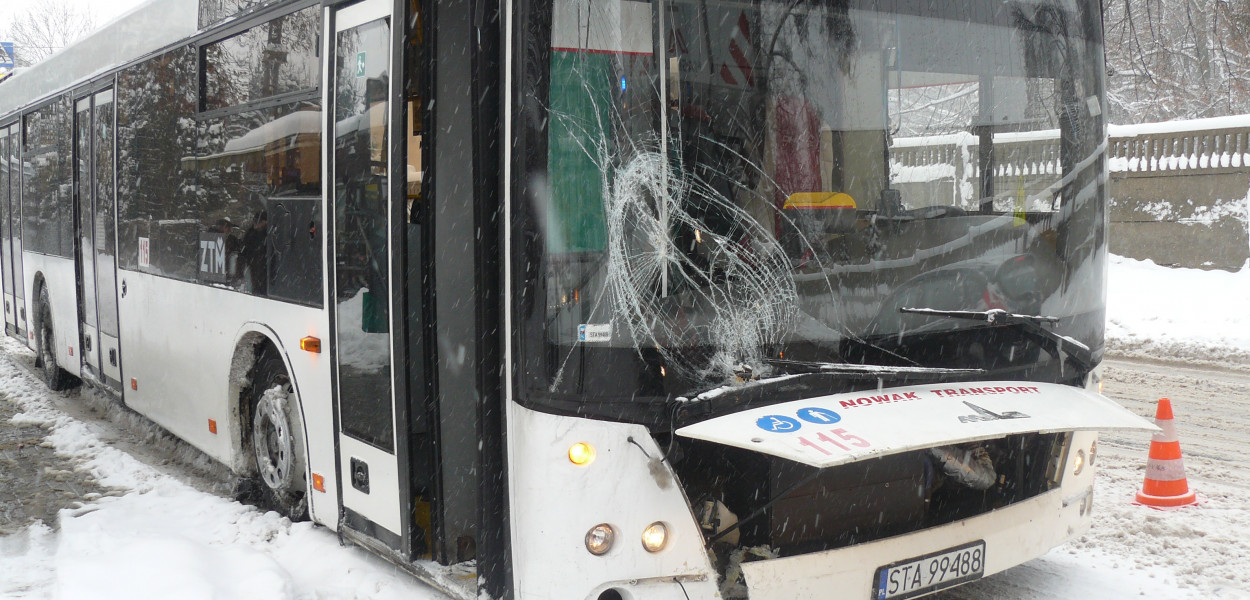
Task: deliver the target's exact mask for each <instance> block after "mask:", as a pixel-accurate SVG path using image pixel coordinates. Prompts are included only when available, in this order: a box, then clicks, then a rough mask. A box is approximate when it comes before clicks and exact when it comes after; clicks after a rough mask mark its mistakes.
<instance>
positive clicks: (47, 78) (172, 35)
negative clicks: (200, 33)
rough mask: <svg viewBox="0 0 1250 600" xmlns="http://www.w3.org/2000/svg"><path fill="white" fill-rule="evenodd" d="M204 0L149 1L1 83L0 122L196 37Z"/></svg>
mask: <svg viewBox="0 0 1250 600" xmlns="http://www.w3.org/2000/svg"><path fill="white" fill-rule="evenodd" d="M198 18H199V0H148V2H145V3H144V4H142V5H140V6H138V7H136V8H135V9H133V10H131V11H130V12H128V13H125V14H123V15H121V16H120V17H117V18H116V19H113V20H112V21H110V22H108V23H107V24H105V25H104V27H101V28H100V29H98V30H96V31H95V32H93V33H91V34H89V35H87V36H86V37H84V38H82V39H80V40H78V41H77V42H75V43H74V44H72V45H70V46H68V47H66V48H65V49H63V50H60V51H58V52H56V53H55V54H53V55H52V56H50V57H48V58H47V59H45V60H43V61H42V62H39V63H37V64H35V65H34V66H32V67H30V68H27V69H23V70H22V71H21V72H20V73H18V74H16V75H14V76H13V77H10V78H9V79H8V80H6V81H5V82H4V83H0V118H3V117H6V116H9V114H10V113H13V112H14V111H16V110H17V109H19V108H21V107H23V106H26V105H28V104H30V103H32V102H35V101H39V100H42V99H44V98H45V97H48V96H50V95H52V94H54V93H56V92H60V91H62V90H65V89H68V88H70V87H71V86H73V85H77V84H79V83H83V82H85V81H87V80H88V79H90V78H91V77H93V76H95V75H98V74H100V73H103V72H105V71H108V70H109V69H112V68H114V67H118V66H121V65H123V64H125V63H127V62H130V61H132V60H135V59H137V58H140V57H142V56H144V55H147V54H150V53H152V52H155V51H156V50H159V49H161V48H164V47H165V46H168V45H170V44H173V43H175V42H177V41H178V40H183V39H186V38H189V37H191V36H193V35H195V33H196V30H197V27H198V24H197V21H198Z"/></svg>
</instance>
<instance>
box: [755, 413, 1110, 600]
mask: <svg viewBox="0 0 1250 600" xmlns="http://www.w3.org/2000/svg"><path fill="white" fill-rule="evenodd" d="M1096 438H1097V434H1096V433H1092V432H1083V433H1078V434H1075V435H1074V436H1073V447H1074V448H1077V447H1085V448H1088V447H1090V446H1091V445H1092V444H1093V443H1094V441H1095V439H1096ZM1074 460H1075V459H1074V458H1073V457H1069V460H1068V461H1067V462H1068V464H1067V465H1066V466H1065V468H1066V469H1068V473H1067V474H1066V476H1065V478H1064V482H1063V484H1062V485H1061V486H1060V487H1058V488H1056V489H1054V490H1051V491H1049V492H1045V493H1042V494H1039V495H1037V496H1035V497H1033V498H1030V499H1027V500H1024V501H1021V502H1018V503H1015V504H1012V505H1010V506H1007V507H1003V508H1000V509H997V510H993V511H990V512H987V513H983V514H980V515H977V516H975V517H971V518H967V519H963V520H960V521H955V522H953V523H948V524H945V525H942V526H938V527H933V528H929V529H924V530H920V531H915V532H912V533H907V534H904V535H899V536H895V537H891V538H886V539H882V540H877V541H874V542H868V543H864V544H856V545H853V546H848V547H845V548H839V549H836V550H828V551H824V552H813V553H809V554H801V555H797V556H789V557H784V558H776V559H771V560H761V561H756V562H748V563H743V564H742V570H743V573H744V575H745V579H746V586H747V590H748V594H749V595H748V597H749V598H750V599H751V600H767V599H774V598H775V599H783V598H784V599H795V598H828V597H833V596H842V595H845V596H848V597H852V598H854V597H861V598H863V597H868V598H878V597H880V598H885V597H894V596H890V595H888V594H886V595H882V594H880V593H879V591H880V587H879V583H880V581H879V580H880V569H881V568H882V567H886V566H888V565H891V564H897V563H899V562H900V561H903V560H907V559H910V558H912V557H921V556H925V555H929V554H933V553H937V552H941V551H943V550H946V549H949V548H957V547H960V546H963V545H967V544H975V543H977V542H981V541H983V542H984V544H985V550H984V561H985V565H984V571H983V573H982V574H981V575H980V576H988V575H992V574H994V573H998V572H1000V571H1003V570H1006V569H1008V568H1010V567H1013V566H1016V565H1019V564H1021V563H1023V562H1026V561H1028V560H1031V559H1034V558H1037V557H1039V556H1041V555H1043V554H1045V553H1046V552H1047V551H1049V550H1050V549H1051V548H1054V547H1055V546H1058V545H1059V544H1062V543H1063V542H1064V541H1066V540H1068V539H1070V538H1072V537H1073V536H1076V535H1080V534H1081V533H1083V532H1084V531H1085V530H1086V529H1087V528H1088V526H1089V518H1090V514H1091V512H1092V501H1093V483H1094V482H1093V478H1094V470H1093V469H1088V468H1085V469H1082V470H1081V472H1080V473H1079V474H1077V475H1073V474H1072V472H1071V471H1072V469H1073V468H1074V465H1073V461H1074ZM887 589H888V586H887ZM938 589H941V588H933V589H928V590H925V591H924V593H930V592H934V591H937V590H938ZM913 597H914V596H913Z"/></svg>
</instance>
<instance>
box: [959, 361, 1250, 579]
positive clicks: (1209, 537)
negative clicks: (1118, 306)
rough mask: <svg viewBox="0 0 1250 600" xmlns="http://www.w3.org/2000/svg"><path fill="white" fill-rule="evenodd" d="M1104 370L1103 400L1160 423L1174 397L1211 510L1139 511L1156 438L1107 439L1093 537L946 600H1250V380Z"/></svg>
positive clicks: (1171, 367) (1138, 368) (1158, 367)
mask: <svg viewBox="0 0 1250 600" xmlns="http://www.w3.org/2000/svg"><path fill="white" fill-rule="evenodd" d="M1103 364H1104V366H1105V368H1106V370H1105V373H1104V375H1105V376H1106V380H1105V384H1104V388H1103V393H1104V394H1106V395H1107V396H1108V397H1110V398H1112V399H1114V400H1116V401H1117V402H1119V403H1120V404H1122V405H1124V406H1125V407H1126V408H1128V409H1129V410H1132V411H1133V412H1136V413H1137V414H1140V415H1143V416H1147V417H1153V416H1154V411H1155V406H1156V403H1157V401H1158V399H1159V398H1160V397H1167V398H1170V399H1171V400H1172V406H1173V409H1174V412H1175V417H1176V425H1177V430H1178V432H1179V436H1180V441H1181V449H1182V451H1183V452H1184V457H1185V468H1186V475H1187V477H1188V479H1189V485H1190V489H1195V490H1197V492H1198V495H1199V498H1200V499H1202V500H1204V503H1202V504H1200V505H1198V506H1193V507H1186V508H1181V509H1173V510H1167V511H1161V510H1155V509H1150V508H1146V507H1142V506H1135V505H1133V504H1132V503H1131V502H1132V499H1133V495H1134V494H1135V493H1136V492H1137V490H1138V489H1140V488H1141V484H1142V480H1143V477H1144V472H1145V463H1146V457H1147V453H1148V451H1149V444H1150V439H1149V437H1147V436H1141V435H1137V434H1103V436H1102V437H1101V439H1100V443H1099V447H1098V459H1097V466H1098V468H1099V474H1098V481H1097V487H1096V491H1095V499H1094V500H1095V502H1094V523H1093V527H1092V528H1091V529H1090V531H1089V533H1087V534H1086V535H1084V536H1082V537H1080V538H1078V539H1077V540H1075V541H1073V542H1072V543H1069V544H1068V545H1066V546H1063V547H1060V548H1057V549H1055V550H1053V551H1052V552H1050V553H1049V554H1047V555H1046V556H1044V557H1042V558H1040V559H1038V560H1035V561H1032V562H1030V563H1027V564H1024V565H1021V566H1019V567H1016V568H1015V569H1011V570H1009V571H1007V572H1005V573H1002V574H999V575H998V576H996V577H991V578H989V579H986V580H984V581H980V582H976V583H974V584H971V585H968V586H964V587H963V588H959V589H957V590H954V591H952V592H949V593H947V594H944V595H942V596H941V597H942V598H947V599H956V598H959V599H986V600H988V599H991V598H993V599H999V598H1019V599H1026V598H1108V599H1128V598H1150V599H1155V598H1159V599H1182V598H1237V599H1250V372H1246V371H1235V370H1227V369H1219V368H1192V367H1186V366H1182V365H1177V364H1169V363H1149V362H1131V361H1122V360H1110V361H1106V362H1104V363H1103Z"/></svg>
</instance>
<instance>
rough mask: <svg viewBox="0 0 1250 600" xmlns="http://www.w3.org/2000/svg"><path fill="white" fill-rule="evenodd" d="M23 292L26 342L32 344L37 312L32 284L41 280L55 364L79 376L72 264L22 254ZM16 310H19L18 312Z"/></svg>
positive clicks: (32, 253) (69, 261) (76, 308)
mask: <svg viewBox="0 0 1250 600" xmlns="http://www.w3.org/2000/svg"><path fill="white" fill-rule="evenodd" d="M22 264H23V274H24V275H25V279H26V282H25V285H26V287H25V290H26V306H27V308H26V315H27V319H26V322H27V324H28V325H29V326H28V327H27V328H26V342H27V344H28V345H29V346H30V347H31V348H38V346H37V345H36V344H35V336H36V335H38V332H37V331H35V328H34V324H35V311H37V310H38V309H39V295H38V292H36V291H35V287H36V285H35V282H36V281H37V279H38V278H39V277H40V276H42V277H43V285H44V286H45V287H47V289H48V300H49V301H50V302H51V307H52V334H53V336H55V344H56V346H55V348H56V361H57V364H59V365H60V366H61V368H62V369H65V371H66V372H68V373H69V374H70V375H73V376H75V377H77V376H79V375H81V374H82V369H81V368H80V365H81V363H80V360H81V355H82V353H81V352H79V348H78V287H77V286H78V284H77V282H76V280H75V274H74V260H73V259H71V258H63V257H60V256H48V255H46V254H38V253H35V252H26V253H23V254H22ZM19 310H20V309H19Z"/></svg>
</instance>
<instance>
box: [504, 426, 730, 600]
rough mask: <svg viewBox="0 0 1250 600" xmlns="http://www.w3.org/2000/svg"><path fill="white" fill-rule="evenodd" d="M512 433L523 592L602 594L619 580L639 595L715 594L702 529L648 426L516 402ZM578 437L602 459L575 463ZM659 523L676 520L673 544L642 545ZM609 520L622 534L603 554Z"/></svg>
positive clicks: (516, 547) (515, 531)
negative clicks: (598, 535)
mask: <svg viewBox="0 0 1250 600" xmlns="http://www.w3.org/2000/svg"><path fill="white" fill-rule="evenodd" d="M630 438H632V439H633V440H634V442H636V443H637V444H638V445H637V446H636V445H634V443H631V442H630V441H629V439H630ZM507 439H508V465H509V468H508V477H509V482H508V484H509V488H510V489H509V498H510V502H511V504H512V506H511V513H512V514H513V515H515V516H514V518H512V519H510V520H509V521H510V522H511V528H512V549H513V553H512V560H513V578H514V579H513V584H514V585H515V595H516V597H517V598H569V599H581V598H590V599H592V600H593V599H595V598H598V595H599V594H600V593H601V592H602V591H603V590H605V589H608V588H613V587H615V588H618V589H621V590H623V591H624V593H625V595H626V597H636V598H648V599H650V598H661V599H663V598H674V599H684V598H686V596H685V595H684V594H689V597H690V598H712V597H714V596H715V594H716V593H717V592H716V573H715V571H713V570H712V567H711V565H710V564H709V563H708V558H707V553H706V552H705V551H704V549H703V536H702V534H701V533H700V532H699V529H698V526H697V525H696V524H695V520H694V516H693V515H692V514H691V513H690V507H689V504H688V503H687V501H686V498H685V494H684V492H683V491H682V488H681V486H680V485H679V483H678V481H677V478H676V476H675V475H674V474H673V472H672V470H671V469H670V468H669V466H668V464H667V463H663V462H661V461H660V458H661V457H663V456H664V451H663V450H662V449H661V448H659V447H657V446H656V445H655V442H654V441H653V440H652V438H651V434H650V433H649V432H648V431H647V429H646V428H645V427H642V426H640V425H628V424H621V423H609V422H604V421H592V420H589V419H579V418H575V417H561V416H556V415H549V414H545V413H540V412H536V411H533V410H529V409H526V408H524V407H522V406H520V405H518V404H516V403H513V402H510V403H508V432H507ZM577 442H586V443H588V444H591V445H592V446H594V448H595V451H596V458H595V459H594V461H593V462H591V463H590V464H588V465H585V466H578V465H575V464H573V463H572V462H570V461H569V456H568V452H569V447H570V446H572V445H573V444H576V443H577ZM639 446H641V447H639ZM647 455H650V457H651V458H648V456H647ZM656 521H663V522H664V523H666V524H667V525H668V527H669V542H668V545H667V546H666V547H665V548H664V549H663V550H661V551H660V552H657V553H654V554H652V553H649V552H647V551H646V550H644V549H643V547H642V532H643V530H644V529H646V527H647V526H648V525H650V524H652V523H654V522H656ZM600 523H608V524H610V525H611V526H612V528H613V529H614V530H615V531H616V541H615V543H614V544H613V545H612V548H611V549H610V550H609V551H608V553H607V554H606V555H604V556H594V555H592V554H590V552H589V551H587V550H586V546H585V537H586V533H587V532H588V531H589V530H590V529H591V528H592V527H594V526H595V525H598V524H600ZM674 578H680V580H681V584H680V585H679V584H677V583H675V582H674ZM682 587H684V588H685V592H683V591H682ZM631 590H632V591H631Z"/></svg>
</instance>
